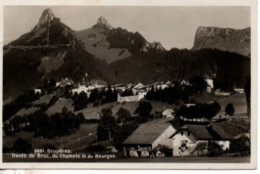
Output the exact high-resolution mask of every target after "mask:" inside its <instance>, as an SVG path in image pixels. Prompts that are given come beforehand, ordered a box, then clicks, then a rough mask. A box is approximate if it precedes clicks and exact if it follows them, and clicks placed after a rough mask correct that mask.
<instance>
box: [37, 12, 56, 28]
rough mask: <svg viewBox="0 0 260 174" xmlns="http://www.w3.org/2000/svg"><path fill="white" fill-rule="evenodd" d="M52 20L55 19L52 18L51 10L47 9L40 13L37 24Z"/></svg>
mask: <svg viewBox="0 0 260 174" xmlns="http://www.w3.org/2000/svg"><path fill="white" fill-rule="evenodd" d="M54 18H55V16H54V14H53V12H52V10H51V9H50V8H47V9H45V10H44V11H43V12H42V15H41V17H40V19H39V22H38V24H40V25H42V24H44V23H46V22H49V21H52V20H53V19H54Z"/></svg>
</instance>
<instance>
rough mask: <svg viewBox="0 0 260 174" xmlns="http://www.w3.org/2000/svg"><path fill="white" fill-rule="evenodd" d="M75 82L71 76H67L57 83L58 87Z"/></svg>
mask: <svg viewBox="0 0 260 174" xmlns="http://www.w3.org/2000/svg"><path fill="white" fill-rule="evenodd" d="M73 84H74V82H73V80H71V79H69V78H65V79H61V81H60V82H57V83H56V87H62V88H63V87H65V86H71V85H73Z"/></svg>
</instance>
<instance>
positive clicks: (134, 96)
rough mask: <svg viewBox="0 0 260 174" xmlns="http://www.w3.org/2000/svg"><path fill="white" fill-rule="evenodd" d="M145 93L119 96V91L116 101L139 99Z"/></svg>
mask: <svg viewBox="0 0 260 174" xmlns="http://www.w3.org/2000/svg"><path fill="white" fill-rule="evenodd" d="M145 95H146V92H138V94H136V95H131V96H121V95H120V93H118V94H117V102H134V101H140V100H141V99H143V98H144V97H145Z"/></svg>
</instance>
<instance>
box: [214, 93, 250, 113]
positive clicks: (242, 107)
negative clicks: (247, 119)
mask: <svg viewBox="0 0 260 174" xmlns="http://www.w3.org/2000/svg"><path fill="white" fill-rule="evenodd" d="M217 101H218V102H219V104H220V106H221V110H220V113H219V114H222V115H224V114H225V108H226V106H227V104H228V103H232V104H233V106H234V108H235V113H234V116H247V103H246V95H245V94H234V95H231V96H229V97H225V98H221V99H219V100H217Z"/></svg>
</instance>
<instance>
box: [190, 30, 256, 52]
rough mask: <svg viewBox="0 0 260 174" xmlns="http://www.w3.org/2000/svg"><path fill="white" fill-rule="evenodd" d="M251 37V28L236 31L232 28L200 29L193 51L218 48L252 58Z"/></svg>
mask: <svg viewBox="0 0 260 174" xmlns="http://www.w3.org/2000/svg"><path fill="white" fill-rule="evenodd" d="M250 35H251V29H250V28H245V29H241V30H236V29H231V28H218V27H199V28H198V29H197V32H196V36H195V41H194V45H193V48H192V49H193V50H198V49H202V48H213V49H214V48H216V49H219V50H223V51H230V52H235V53H238V54H242V55H245V56H250V37H251V36H250Z"/></svg>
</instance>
